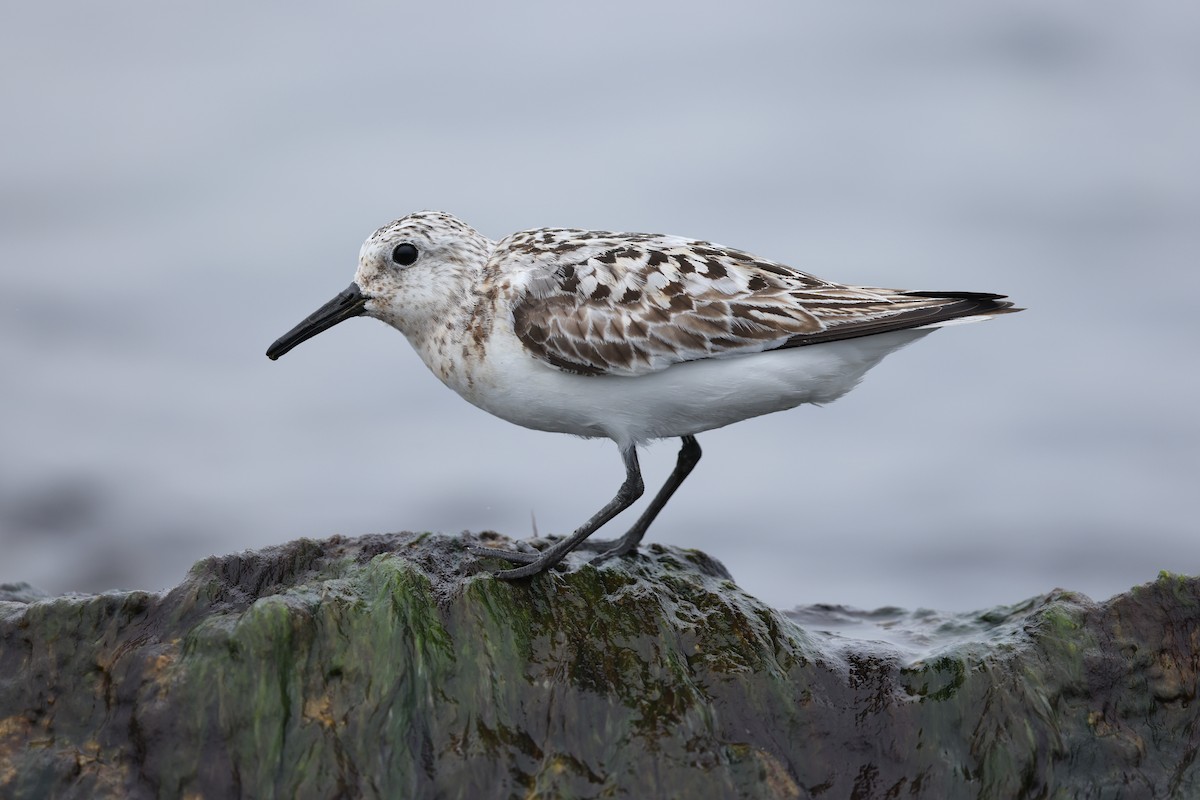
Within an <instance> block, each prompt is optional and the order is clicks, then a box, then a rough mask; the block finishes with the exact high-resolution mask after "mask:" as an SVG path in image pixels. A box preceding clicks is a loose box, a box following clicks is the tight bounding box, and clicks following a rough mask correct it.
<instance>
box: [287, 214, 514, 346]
mask: <svg viewBox="0 0 1200 800" xmlns="http://www.w3.org/2000/svg"><path fill="white" fill-rule="evenodd" d="M491 248H492V242H490V241H489V240H488V239H487V238H486V237H484V236H483V235H481V234H480V233H479V232H477V231H476V230H475V229H474V228H472V227H471V226H469V225H467V224H466V223H465V222H463V221H462V220H459V219H457V218H456V217H453V216H451V215H450V214H446V213H443V212H440V211H418V212H417V213H415V214H409V215H408V216H407V217H403V218H402V219H398V220H396V221H395V222H393V223H391V224H390V225H385V226H383V227H382V228H380V229H379V230H377V231H375V233H373V234H371V236H370V237H368V239H367V241H366V242H364V243H363V246H362V250H361V251H360V252H359V256H358V270H357V272H355V274H354V282H353V283H351V284H350V286H349V287H347V288H346V289H345V290H344V291H343V292H341V293H340V294H339V295H337V296H336V297H334V298H333V299H332V300H330V301H329V302H328V303H326V304H325V305H323V306H321V307H320V308H319V309H317V310H316V311H314V312H313V313H312V314H310V315H309V316H308V317H307V318H306V319H305V320H304V321H303V322H301V323H300V324H299V325H297V326H296V327H294V328H292V329H291V330H290V331H288V332H287V333H285V334H284V335H283V336H281V337H280V338H279V339H277V340H276V341H275V343H274V344H272V345H271V347H270V348H269V349H268V350H267V357H268V358H270V359H271V360H275V359H277V358H279V357H280V356H282V355H283V354H284V353H286V352H287V351H289V350H291V349H292V348H293V347H295V346H296V345H298V344H300V343H301V342H303V341H305V340H307V339H311V338H312V337H314V336H316V335H317V334H318V333H321V332H322V331H325V330H328V329H329V328H332V327H333V326H334V325H337V324H338V323H339V322H343V321H345V320H347V319H350V318H351V317H359V316H367V317H375V318H376V319H379V320H383V321H384V322H386V323H388V324H389V325H392V326H393V327H395V328H398V329H399V330H400V331H402V332H403V333H405V334H406V335H408V334H410V333H411V332H412V331H413V330H414V329H416V328H417V327H418V326H420V325H421V324H422V323H424V322H427V321H429V320H432V319H436V318H438V317H439V316H441V315H442V314H444V313H445V311H446V309H448V308H449V307H450V306H452V305H453V304H454V303H456V302H458V301H460V300H461V299H462V296H463V295H464V294H465V293H466V292H468V291H469V289H470V287H471V286H472V285H473V283H474V280H475V278H476V276H477V275H478V274H479V271H480V270H481V269H482V268H483V265H484V264H485V263H486V262H487V259H488V255H489V254H490V252H491Z"/></svg>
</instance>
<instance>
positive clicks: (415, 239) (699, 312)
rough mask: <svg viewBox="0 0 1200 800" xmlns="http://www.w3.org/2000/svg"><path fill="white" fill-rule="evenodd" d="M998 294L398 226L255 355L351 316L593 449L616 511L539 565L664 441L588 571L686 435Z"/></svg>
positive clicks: (514, 572)
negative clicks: (380, 324) (871, 283)
mask: <svg viewBox="0 0 1200 800" xmlns="http://www.w3.org/2000/svg"><path fill="white" fill-rule="evenodd" d="M1016 310H1018V309H1014V308H1013V307H1012V303H1010V302H1008V301H1007V300H1005V299H1004V297H1003V296H1001V295H995V294H984V293H975V292H919V291H904V290H897V289H879V288H869V287H862V286H848V285H843V284H839V283H833V282H831V281H826V280H822V279H821V278H817V277H815V276H813V275H810V274H808V273H806V272H801V271H799V270H796V269H793V268H791V267H788V266H785V265H783V264H780V263H777V262H774V261H769V260H766V259H763V258H759V257H757V256H754V255H751V254H749V253H747V252H744V251H741V250H735V249H732V248H728V247H723V246H721V245H717V244H713V243H711V242H705V241H699V240H694V239H684V238H680V237H676V236H662V235H658V234H646V233H610V232H606V231H588V230H577V229H572V228H542V229H537V230H529V231H522V232H520V233H515V234H513V235H511V236H509V237H507V238H505V239H502V240H501V241H499V242H493V241H491V240H489V239H487V238H486V237H484V236H483V235H481V234H480V233H479V232H477V231H475V230H474V229H473V228H471V227H470V226H468V225H466V224H465V223H463V222H462V221H460V220H458V219H456V218H455V217H453V216H451V215H449V214H445V213H442V212H428V211H426V212H419V213H416V214H410V215H409V216H407V217H404V218H402V219H399V220H397V221H395V222H393V223H392V224H390V225H387V226H384V227H383V228H380V229H379V230H378V231H376V232H375V233H374V234H373V235H372V236H371V237H370V238H368V239H367V241H366V243H365V244H364V245H363V248H362V251H361V253H360V255H359V266H358V271H357V273H356V274H355V279H354V283H352V284H351V286H350V288H348V289H347V290H346V291H344V292H342V293H341V294H340V295H338V296H337V297H336V298H334V300H332V301H330V302H329V303H327V304H326V305H325V306H324V307H322V308H321V309H319V310H318V311H317V312H316V313H314V314H313V315H311V316H310V317H309V318H308V319H306V320H304V321H303V322H302V323H300V324H299V325H297V326H296V327H295V328H294V329H293V330H292V331H290V332H289V333H288V334H286V335H285V336H283V337H282V338H280V339H279V340H278V341H277V342H275V344H273V345H272V346H271V348H270V349H269V350H268V351H267V355H268V356H270V357H271V358H272V359H275V358H278V357H279V356H281V355H283V354H284V353H285V352H287V351H288V350H290V349H291V348H292V347H294V346H295V345H297V344H299V343H300V342H302V341H304V340H305V339H307V338H309V337H311V336H314V335H316V334H317V333H319V332H321V331H322V330H325V329H327V328H329V327H332V326H333V325H335V324H337V323H339V322H341V321H343V320H345V319H348V318H349V317H352V316H359V315H366V316H372V317H376V318H377V319H380V320H383V321H384V322H387V323H388V324H390V325H392V326H393V327H395V328H397V329H398V330H400V331H401V332H402V333H404V335H405V336H406V337H407V338H408V340H409V342H410V343H411V344H412V345H413V347H414V348H415V349H416V351H417V353H418V354H419V355H420V356H421V358H422V360H423V361H424V362H425V364H426V365H427V366H428V367H429V368H430V369H431V370H432V371H433V372H434V374H436V375H437V376H438V377H439V378H440V379H441V380H442V381H443V382H444V383H446V385H448V386H449V387H451V388H452V389H454V390H455V391H456V392H458V393H459V394H460V395H462V396H463V397H464V398H466V399H467V400H468V401H470V402H471V403H474V404H475V405H477V406H479V407H480V408H483V409H484V410H486V411H489V412H491V413H493V414H495V415H496V416H499V417H501V418H503V419H507V420H509V421H511V422H514V423H516V424H518V425H523V426H525V427H529V428H535V429H538V430H546V431H557V432H562V433H572V434H576V435H579V436H603V437H608V438H610V439H612V440H613V441H614V442H616V444H617V446H618V447H619V448H620V450H621V455H622V459H623V460H624V463H625V468H626V479H625V483H623V484H622V486H621V489H620V491H618V493H617V496H616V497H614V498H613V500H612V501H611V502H610V503H608V504H607V505H606V506H605V507H604V508H603V509H601V510H600V511H599V512H597V513H596V514H595V515H593V516H592V518H591V519H589V520H588V521H587V522H586V523H585V524H584V525H582V526H581V527H580V528H578V529H577V530H576V531H575V532H574V533H573V534H571V536H569V537H567V538H565V539H563V540H562V541H560V542H557V543H556V544H554V545H553V546H551V547H549V548H547V549H546V550H545V551H544V552H542V553H541V554H536V553H535V554H529V553H516V552H510V551H494V550H487V549H480V552H481V553H483V554H485V555H489V556H498V557H501V558H504V559H507V560H509V561H513V562H517V563H519V564H523V566H521V567H518V568H516V569H510V570H505V571H502V572H500V573H497V574H498V575H499V576H500V577H503V578H509V579H512V578H521V577H527V576H530V575H533V574H536V573H538V572H541V571H543V570H545V569H548V568H549V567H551V566H553V565H554V564H556V563H558V562H559V561H560V560H561V559H562V558H563V557H564V556H565V555H566V554H567V552H569V551H570V550H572V549H573V548H575V547H578V546H580V545H581V544H582V543H583V542H584V540H585V539H586V538H587V537H588V536H590V535H591V534H592V533H593V532H594V531H595V530H597V529H598V528H599V527H600V526H601V525H603V524H604V523H605V522H607V521H608V520H609V519H610V518H611V517H612V516H614V515H616V514H617V513H619V512H620V511H621V510H623V509H624V508H626V507H628V506H629V505H630V504H631V503H632V502H633V501H634V500H636V499H637V497H638V496H640V495H641V493H642V481H641V472H640V469H639V467H638V464H637V445H638V444H640V443H643V442H646V441H648V440H651V439H658V438H665V437H676V436H677V437H680V438H681V439H682V440H683V447H682V448H681V450H680V454H679V459H678V462H677V464H676V468H675V470H674V471H673V472H672V474H671V477H670V478H669V479H668V481H667V483H666V485H665V486H664V487H663V488H662V489H661V490H660V491H659V493H658V495H657V496H656V497H655V498H654V500H653V501H652V502H651V503H650V506H649V508H648V509H647V510H646V512H645V513H643V515H642V516H641V518H640V519H639V520H638V521H637V522H636V523H635V524H634V526H633V527H632V528H631V529H630V530H629V531H628V532H627V533H626V534H625V536H623V537H622V538H621V539H620V540H619V541H617V542H615V543H605V546H604V547H602V548H601V549H603V550H605V552H604V555H603V556H602V558H606V557H609V556H612V555H621V554H625V553H628V552H631V551H632V550H634V549H635V548H636V546H637V543H638V542H639V541H640V539H641V537H642V535H643V534H644V533H645V531H646V529H647V528H648V527H649V525H650V523H651V522H652V521H653V520H654V518H655V516H656V515H657V514H658V512H659V511H660V510H661V509H662V507H663V506H664V505H665V504H666V502H667V500H668V499H669V498H670V496H671V495H672V493H673V492H674V491H675V489H676V488H678V486H679V485H680V484H681V483H682V482H683V480H684V478H686V477H687V475H688V473H689V472H690V471H691V469H692V467H693V466H695V463H696V462H697V461H698V460H699V458H700V448H699V445H698V444H697V443H696V439H695V434H696V433H699V432H702V431H706V430H711V429H713V428H718V427H721V426H724V425H728V424H730V423H733V422H737V421H739V420H743V419H747V418H749V417H753V416H758V415H761V414H768V413H771V412H774V411H781V410H784V409H787V408H792V407H794V406H797V405H800V404H802V403H825V402H829V401H831V400H835V399H837V398H838V397H841V396H842V395H843V394H845V393H846V392H848V391H850V389H852V388H853V387H854V386H855V385H856V384H857V383H858V381H859V380H860V379H861V378H862V376H863V375H864V374H865V373H866V372H867V370H869V369H870V368H871V367H873V366H874V365H876V364H878V363H879V361H880V360H882V359H883V358H884V357H885V356H886V355H887V354H888V353H891V352H893V351H895V350H897V349H899V348H901V347H903V346H905V345H906V344H909V343H911V342H913V341H916V340H917V339H919V338H921V337H923V336H925V335H927V334H928V333H930V332H931V330H932V329H933V328H935V327H939V326H942V325H947V324H951V323H955V322H967V321H975V320H981V319H986V318H988V317H992V316H995V315H997V314H1003V313H1008V312H1012V311H1016Z"/></svg>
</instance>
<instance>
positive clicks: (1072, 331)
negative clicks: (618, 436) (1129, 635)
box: [0, 0, 1200, 611]
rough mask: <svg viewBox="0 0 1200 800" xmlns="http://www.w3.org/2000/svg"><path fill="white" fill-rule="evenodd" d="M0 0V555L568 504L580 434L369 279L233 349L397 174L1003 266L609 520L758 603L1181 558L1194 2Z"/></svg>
mask: <svg viewBox="0 0 1200 800" xmlns="http://www.w3.org/2000/svg"><path fill="white" fill-rule="evenodd" d="M5 17H6V21H5V24H4V25H2V26H0V67H2V69H0V75H3V77H2V78H0V107H2V108H3V109H4V119H5V124H4V125H3V126H0V143H2V144H3V147H0V376H3V377H2V380H3V384H2V385H0V388H2V393H0V396H2V397H3V400H2V405H0V411H2V413H0V581H16V580H26V581H29V582H31V583H34V584H35V585H38V586H40V587H42V588H43V589H46V590H48V591H53V592H61V591H96V590H102V589H106V588H149V589H154V588H161V587H167V586H170V585H171V584H173V583H174V582H176V581H178V580H179V578H180V577H181V576H182V575H183V573H184V572H185V571H186V570H187V568H188V566H189V565H190V564H191V563H193V562H194V561H196V560H197V559H200V558H202V557H204V556H206V555H208V554H211V553H223V552H229V551H232V550H239V549H242V548H249V547H258V546H262V545H266V544H271V543H277V542H281V541H285V540H288V539H292V538H295V537H298V536H309V537H323V536H328V535H332V534H335V533H339V534H346V535H354V534H359V533H368V532H377V531H390V530H405V529H408V530H441V531H451V532H454V531H459V530H464V529H471V530H481V529H493V530H498V531H502V532H504V533H507V534H510V535H521V534H523V533H524V532H527V531H530V530H531V529H532V526H533V524H534V522H533V520H532V518H533V517H535V518H536V525H537V527H538V529H539V530H540V531H541V532H543V533H545V532H559V533H562V532H566V531H569V530H570V529H572V528H573V527H574V526H575V525H577V524H579V523H580V522H581V521H582V520H584V519H586V518H587V517H588V516H589V515H590V514H591V513H592V512H593V511H594V510H595V509H597V508H599V506H600V505H602V504H603V503H604V502H606V501H607V500H608V499H609V497H611V495H612V493H613V492H614V491H615V490H616V488H617V486H618V484H619V483H620V481H621V478H622V469H621V463H620V459H619V458H618V456H617V453H616V449H615V448H614V447H613V446H612V444H611V443H609V442H596V441H591V442H589V441H583V440H578V439H573V438H570V437H565V436H554V435H551V434H545V433H536V432H532V431H526V430H523V429H520V428H516V427H513V426H511V425H509V424H507V423H504V422H502V421H499V420H496V419H493V418H491V417H489V416H488V415H486V414H484V413H483V412H481V411H478V410H477V409H474V408H473V407H471V406H469V405H468V404H466V403H465V402H463V401H461V400H460V399H458V398H457V397H455V396H454V395H453V394H452V393H451V392H449V390H447V389H446V388H445V387H443V386H442V385H441V384H440V383H438V381H437V380H436V379H435V378H433V376H432V375H430V374H428V373H427V371H426V370H425V369H424V367H423V366H422V365H421V363H420V362H419V360H418V359H417V358H416V356H415V355H414V354H413V353H412V351H411V350H410V348H409V347H408V345H407V343H406V342H405V341H404V340H403V338H402V337H401V336H400V335H399V334H397V333H395V332H394V331H391V330H390V329H387V328H386V327H384V326H382V325H380V324H378V323H375V322H372V321H367V320H356V321H353V322H351V323H348V324H346V325H343V326H340V327H338V328H337V329H336V330H334V331H330V332H328V333H326V334H323V335H322V336H320V337H318V338H317V339H314V340H312V341H310V342H308V343H306V344H304V345H303V346H302V347H301V348H299V349H297V350H296V351H295V352H293V353H291V354H289V355H288V356H287V358H285V359H283V360H281V361H280V362H278V363H271V362H269V361H268V360H267V359H266V358H265V356H264V355H263V352H264V350H265V349H266V347H267V345H268V344H270V342H271V341H272V340H274V339H275V338H276V337H277V336H278V335H280V334H281V333H283V332H284V331H286V330H287V329H288V328H290V327H291V326H292V325H293V324H294V323H296V322H297V321H299V320H300V319H301V318H302V317H303V316H305V315H306V314H308V313H309V312H310V311H312V310H313V309H315V308H316V307H317V306H318V305H319V304H321V303H323V302H324V301H325V300H327V299H329V298H330V297H332V296H333V295H334V294H335V293H336V292H337V291H339V290H340V289H342V288H343V287H344V286H345V285H346V284H347V283H348V282H349V280H350V278H351V277H352V275H353V272H354V267H355V259H356V256H357V253H358V248H359V245H360V244H361V241H362V239H363V238H364V237H365V236H366V235H368V234H369V233H370V232H371V231H372V230H374V229H375V228H376V227H378V226H379V225H381V224H384V223H386V222H388V221H390V220H391V219H393V218H395V217H398V216H401V215H403V214H405V213H407V212H409V211H412V210H416V209H421V208H440V209H444V210H447V211H451V212H452V213H455V214H457V215H458V216H460V217H462V218H463V219H465V220H466V221H468V222H469V223H471V224H472V225H474V226H475V227H477V228H478V229H479V230H481V231H482V232H484V233H486V234H488V235H490V236H492V237H493V238H499V237H500V236H503V235H505V234H507V233H509V232H511V231H514V230H518V229H522V228H528V227H537V226H543V225H565V226H581V227H593V228H607V229H616V230H643V231H657V232H665V233H676V234H682V235H690V236H697V237H702V238H707V239H712V240H715V241H719V242H723V243H726V244H729V245H733V246H737V247H741V248H744V249H748V250H751V251H752V252H756V253H759V254H761V255H763V256H766V257H770V258H774V259H777V260H781V261H785V262H787V263H790V264H793V265H795V266H797V267H800V268H802V269H806V270H808V271H811V272H814V273H816V274H818V275H821V276H823V277H828V278H832V279H834V280H841V281H845V282H850V283H861V284H875V285H883V286H900V287H904V288H912V289H935V290H940V289H962V290H975V291H998V292H1004V293H1007V294H1009V295H1011V296H1012V297H1013V298H1014V299H1015V300H1016V301H1017V302H1018V303H1019V304H1020V305H1022V306H1025V307H1026V308H1027V309H1028V310H1027V311H1026V312H1024V313H1022V314H1019V315H1014V316H1009V317H1005V318H1001V319H997V320H995V321H993V322H989V323H987V324H983V325H973V326H966V327H959V328H950V329H947V330H945V331H941V332H939V333H937V334H935V335H934V336H930V337H928V338H927V339H925V340H923V341H922V342H921V343H919V344H917V345H915V346H913V347H912V348H909V349H907V350H905V351H903V352H901V353H898V354H896V355H894V356H892V357H890V358H889V359H888V360H887V361H886V362H884V363H883V364H882V365H881V366H880V367H878V368H877V369H875V370H874V371H872V372H871V373H870V374H869V375H868V376H867V378H866V380H865V381H864V383H863V385H862V386H861V387H860V388H859V389H857V390H856V391H855V392H853V393H852V394H850V395H849V396H847V397H846V398H844V399H842V400H840V401H838V402H837V403H834V404H831V405H829V406H827V407H822V408H812V407H809V408H801V409H795V410H792V411H789V412H785V413H781V414H775V415H771V416H768V417H764V418H760V419H756V420H751V421H747V422H744V423H741V424H738V425H735V426H731V427H729V428H726V429H723V430H720V431H715V432H712V433H709V434H706V435H703V436H701V437H700V442H701V445H702V446H703V448H704V452H705V456H704V459H703V461H702V462H701V464H700V465H699V467H698V468H697V470H696V472H695V473H694V474H693V476H692V477H691V479H689V481H688V482H687V484H685V486H684V488H683V489H682V490H681V491H680V493H679V494H678V495H677V496H676V497H675V499H674V500H673V501H672V503H671V504H670V505H669V506H668V507H667V510H666V511H665V512H664V513H663V515H662V516H661V517H660V519H659V520H658V522H657V523H656V524H655V526H654V528H652V529H651V532H650V534H649V539H650V540H654V541H659V542H664V543H669V544H675V545H682V546H692V547H698V548H701V549H703V550H705V551H707V552H709V553H710V554H712V555H713V556H714V557H716V558H718V559H720V560H722V561H723V562H724V563H725V564H726V565H727V566H728V567H729V568H730V570H731V571H732V572H733V574H734V576H735V577H736V578H737V579H738V581H739V583H741V584H742V585H743V586H744V587H746V588H747V589H748V590H750V591H751V592H754V593H755V594H757V595H759V596H760V597H762V598H763V599H764V600H766V601H768V602H771V603H773V604H775V605H777V606H779V607H784V608H790V607H793V606H797V605H806V604H816V603H827V604H843V605H847V606H855V607H862V608H874V607H877V606H900V607H926V608H939V609H945V610H947V611H963V610H970V609H975V608H983V607H988V606H991V605H995V604H998V603H1012V602H1016V601H1018V600H1020V599H1022V598H1025V597H1029V596H1032V595H1035V594H1038V593H1042V592H1045V591H1048V590H1050V589H1052V588H1055V587H1063V588H1068V589H1072V590H1076V591H1080V592H1084V593H1086V594H1089V595H1091V596H1093V597H1096V598H1103V597H1106V596H1109V595H1111V594H1113V593H1115V592H1119V591H1122V590H1124V589H1126V588H1128V587H1130V586H1132V585H1135V584H1137V583H1141V582H1144V581H1147V580H1150V579H1152V578H1153V577H1154V576H1155V574H1156V573H1157V571H1158V570H1159V569H1168V570H1173V571H1178V572H1190V573H1195V572H1196V571H1197V569H1200V546H1198V544H1197V533H1198V531H1197V524H1196V514H1195V510H1194V507H1195V501H1194V495H1195V491H1196V490H1195V487H1196V485H1197V481H1198V478H1200V421H1198V420H1200V416H1198V415H1197V413H1196V411H1195V409H1196V408H1197V407H1198V406H1200V374H1198V370H1197V359H1196V355H1195V348H1196V345H1197V343H1198V342H1200V315H1198V314H1197V313H1196V311H1195V309H1194V307H1193V306H1194V303H1195V298H1196V297H1197V296H1198V295H1200V270H1198V269H1197V265H1198V264H1200V148H1198V147H1197V146H1196V142H1198V141H1200V11H1197V10H1196V9H1195V8H1193V7H1190V6H1187V5H1186V4H1175V3H1170V2H1166V0H1162V1H1159V0H1152V2H1146V3H1140V4H1102V5H1101V6H1097V5H1095V4H1082V3H1070V4H1046V3H1038V2H1032V0H1029V1H1026V2H1015V3H1006V4H1003V5H993V6H963V5H961V4H955V3H952V2H950V1H949V0H937V1H936V2H933V1H930V2H918V3H914V4H905V6H904V7H887V8H879V7H876V8H870V9H868V8H865V7H860V6H851V5H849V4H836V5H835V4H820V5H818V4H792V5H791V6H788V7H786V8H779V7H776V6H772V5H767V4H763V5H756V4H751V5H749V6H746V5H742V6H739V7H738V8H737V9H734V8H732V7H727V6H723V5H720V4H703V3H702V4H695V3H692V4H686V5H685V4H677V5H675V4H672V5H662V6H655V7H645V6H644V5H641V4H633V3H622V2H618V3H614V4H608V5H606V6H605V7H604V8H603V9H599V8H590V9H586V8H583V7H579V8H573V7H565V6H562V5H555V4H550V3H537V4H524V5H520V6H517V7H512V6H504V7H501V6H497V7H483V6H481V7H477V8H469V9H462V8H459V9H455V8H451V7H449V6H446V5H444V4H443V5H439V4H426V5H422V6H416V5H405V6H396V5H395V4H388V3H375V4H371V3H362V4H355V5H354V6H353V7H352V8H350V7H346V8H342V7H338V8H333V7H331V8H328V9H321V10H316V11H312V12H300V11H297V10H296V9H294V8H293V7H291V6H286V5H284V4H261V5H255V6H254V7H253V8H250V7H244V6H242V5H238V4H231V3H229V4H226V3H216V4H206V5H205V6H203V7H197V8H192V9H179V8H167V7H164V6H161V5H160V4H153V3H148V2H123V3H116V4H109V5H105V6H104V7H99V6H94V5H89V4H83V3H64V4H56V5H54V6H53V7H51V6H49V5H46V4H41V5H36V4H26V5H22V6H19V7H17V6H14V7H13V8H11V9H9V10H7V11H6V13H5ZM674 451H675V445H674V444H673V443H662V444H659V445H656V446H654V447H652V448H651V449H650V451H649V452H648V454H647V455H646V456H645V457H644V459H643V466H644V468H645V472H646V482H647V485H648V486H653V485H656V484H657V483H658V482H660V481H661V480H663V479H664V478H665V476H666V474H667V472H668V471H669V469H670V466H671V464H672V462H673V459H674ZM627 516H630V517H631V516H632V514H630V515H627ZM624 522H626V520H624V519H619V520H617V521H616V522H614V523H613V527H614V528H619V526H620V525H621V524H622V523H624Z"/></svg>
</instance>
